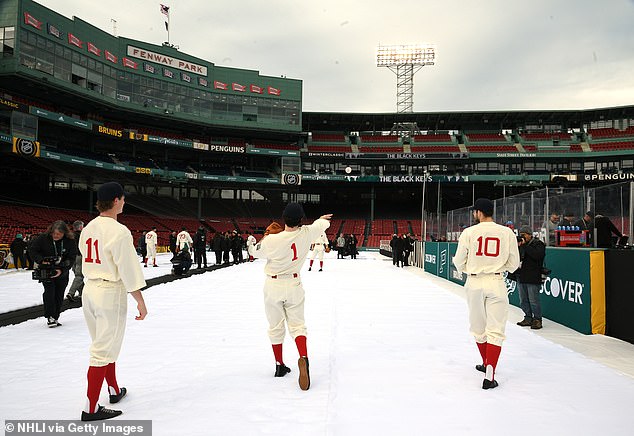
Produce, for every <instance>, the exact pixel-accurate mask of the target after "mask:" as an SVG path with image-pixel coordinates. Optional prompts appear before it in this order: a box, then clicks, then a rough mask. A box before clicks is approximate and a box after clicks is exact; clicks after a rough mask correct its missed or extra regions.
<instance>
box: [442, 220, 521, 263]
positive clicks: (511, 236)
mask: <svg viewBox="0 0 634 436" xmlns="http://www.w3.org/2000/svg"><path fill="white" fill-rule="evenodd" d="M453 263H454V265H455V266H456V269H457V270H458V272H460V273H466V274H494V273H502V272H504V271H515V270H516V269H517V268H518V267H519V265H520V253H519V250H518V248H517V239H516V237H515V233H513V230H511V229H509V228H508V227H505V226H501V225H499V224H496V223H494V222H492V221H491V222H482V223H479V224H476V225H474V226H471V227H468V228H466V229H464V230H463V231H462V233H461V234H460V238H459V239H458V248H457V250H456V255H455V256H454V258H453Z"/></svg>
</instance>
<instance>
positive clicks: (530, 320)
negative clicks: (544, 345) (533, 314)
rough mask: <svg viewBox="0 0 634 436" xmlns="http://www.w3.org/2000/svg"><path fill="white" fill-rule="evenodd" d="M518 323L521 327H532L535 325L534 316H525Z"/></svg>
mask: <svg viewBox="0 0 634 436" xmlns="http://www.w3.org/2000/svg"><path fill="white" fill-rule="evenodd" d="M517 325H519V326H521V327H530V326H532V325H533V318H529V317H527V316H525V317H524V319H523V320H522V321H520V322H518V323H517Z"/></svg>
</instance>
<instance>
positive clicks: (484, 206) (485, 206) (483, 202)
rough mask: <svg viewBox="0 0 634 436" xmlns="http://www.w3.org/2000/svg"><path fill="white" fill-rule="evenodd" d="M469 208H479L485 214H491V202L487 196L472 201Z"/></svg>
mask: <svg viewBox="0 0 634 436" xmlns="http://www.w3.org/2000/svg"><path fill="white" fill-rule="evenodd" d="M471 210H479V211H480V212H482V213H483V214H485V215H487V216H492V215H493V202H492V201H491V200H489V199H488V198H478V199H477V200H476V201H475V203H473V207H472V208H471Z"/></svg>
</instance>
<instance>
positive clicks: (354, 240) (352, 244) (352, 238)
mask: <svg viewBox="0 0 634 436" xmlns="http://www.w3.org/2000/svg"><path fill="white" fill-rule="evenodd" d="M348 241H349V242H350V258H351V259H356V258H357V244H358V243H359V240H358V239H357V237H356V236H355V234H354V233H350V238H349V239H348Z"/></svg>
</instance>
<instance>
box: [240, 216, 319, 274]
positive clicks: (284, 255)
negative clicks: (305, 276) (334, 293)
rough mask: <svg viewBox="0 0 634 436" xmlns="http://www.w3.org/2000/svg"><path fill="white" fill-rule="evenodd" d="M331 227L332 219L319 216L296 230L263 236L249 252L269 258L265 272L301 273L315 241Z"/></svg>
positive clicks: (255, 255)
mask: <svg viewBox="0 0 634 436" xmlns="http://www.w3.org/2000/svg"><path fill="white" fill-rule="evenodd" d="M328 227H330V221H328V220H325V219H322V218H319V219H317V220H315V222H313V223H312V224H310V225H306V226H302V227H300V228H299V229H298V230H296V231H294V232H288V231H283V232H280V233H277V234H274V235H268V236H266V237H265V238H263V239H262V240H261V241H260V242H259V243H258V244H257V245H256V246H255V249H252V250H251V252H250V253H249V254H251V255H252V256H254V257H257V258H260V259H267V262H266V265H265V266H264V273H265V274H267V275H269V276H274V275H279V274H299V272H300V271H301V269H302V266H303V265H304V261H305V260H306V255H307V254H308V251H309V250H310V245H311V244H312V243H313V241H314V240H315V239H316V238H317V237H318V236H319V235H320V234H321V233H323V232H324V231H325V230H326V229H327V228H328Z"/></svg>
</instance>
